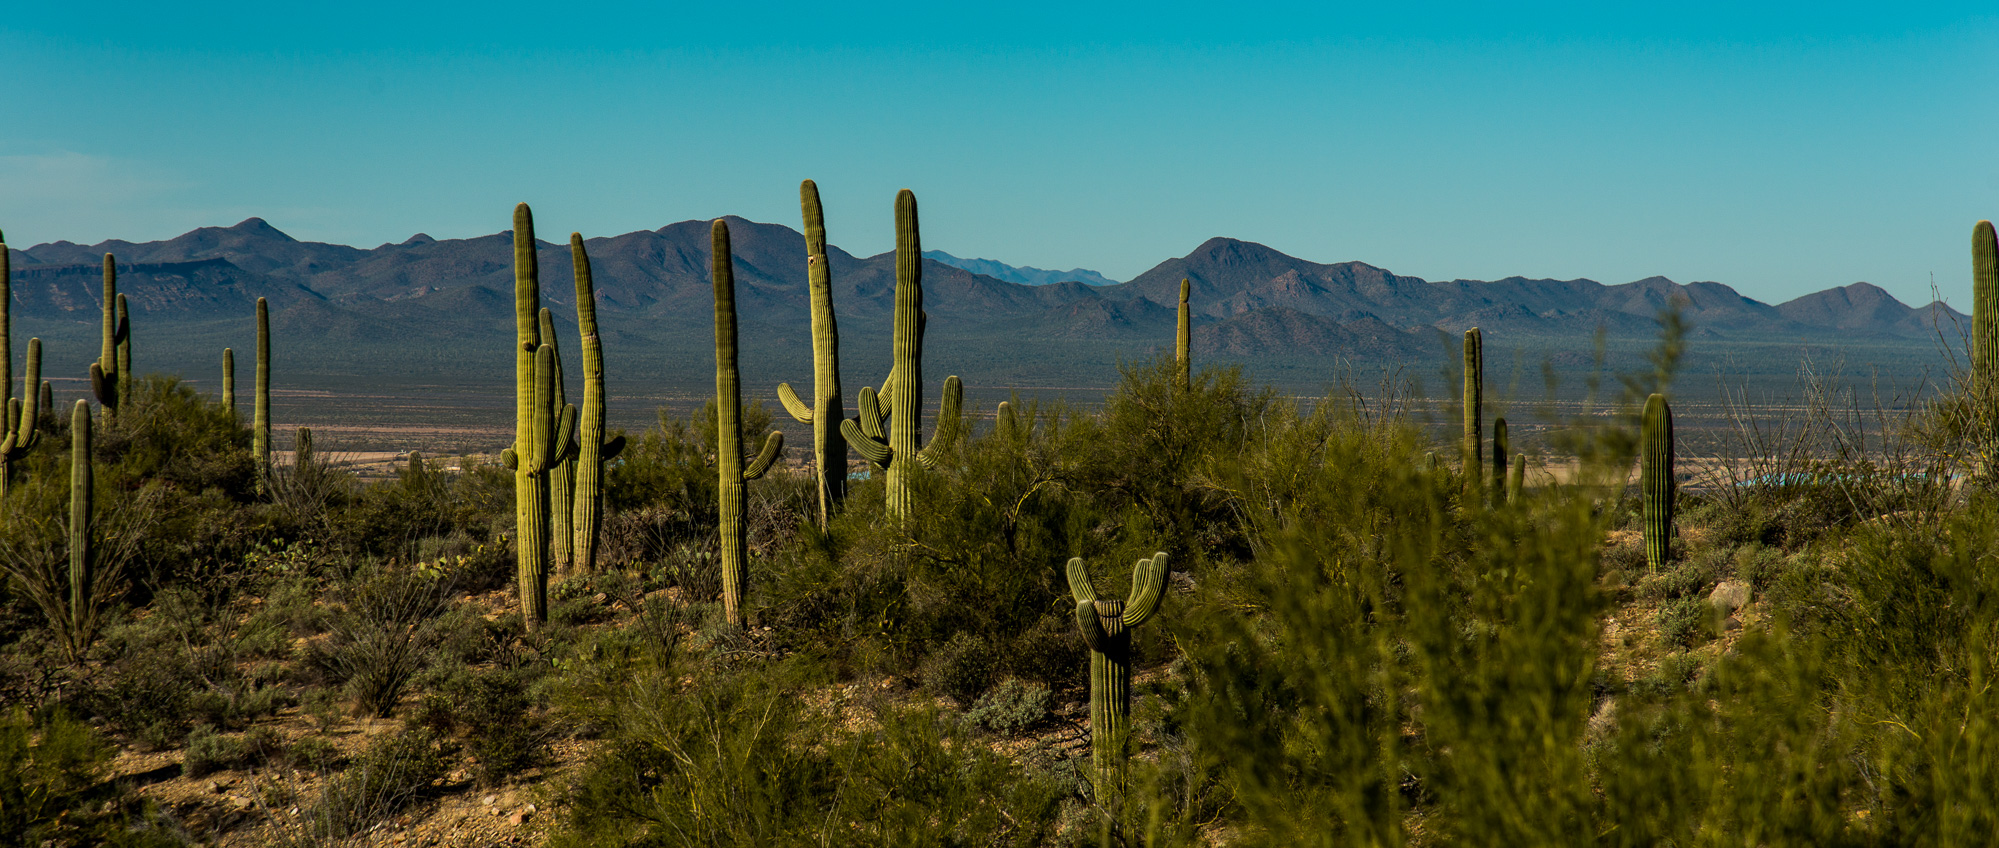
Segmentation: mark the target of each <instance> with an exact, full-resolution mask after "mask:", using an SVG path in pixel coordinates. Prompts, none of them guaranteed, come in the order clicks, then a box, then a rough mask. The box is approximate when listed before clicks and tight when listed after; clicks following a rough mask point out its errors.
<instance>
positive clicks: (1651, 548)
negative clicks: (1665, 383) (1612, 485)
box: [1638, 394, 1674, 570]
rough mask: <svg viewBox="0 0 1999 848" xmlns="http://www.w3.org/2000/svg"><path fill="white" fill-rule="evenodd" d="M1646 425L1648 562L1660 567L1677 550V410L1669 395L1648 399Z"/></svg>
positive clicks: (1641, 483)
mask: <svg viewBox="0 0 1999 848" xmlns="http://www.w3.org/2000/svg"><path fill="white" fill-rule="evenodd" d="M1642 426H1643V430H1642V431H1641V433H1640V435H1639V445H1638V448H1639V451H1640V453H1641V457H1640V465H1639V471H1638V489H1639V494H1640V497H1641V498H1642V501H1643V502H1642V504H1641V505H1640V507H1641V510H1642V512H1643V517H1644V519H1645V564H1646V565H1648V566H1650V567H1652V568H1653V569H1654V570H1656V569H1659V568H1661V567H1663V566H1664V565H1665V564H1666V561H1667V560H1668V559H1669V558H1670V557H1671V555H1672V552H1673V551H1672V537H1673V496H1674V492H1673V409H1672V407H1671V406H1668V405H1667V403H1666V396H1665V395H1659V394H1655V395H1652V396H1651V397H1649V398H1646V399H1645V418H1644V422H1643V425H1642Z"/></svg>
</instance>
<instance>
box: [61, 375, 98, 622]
mask: <svg viewBox="0 0 1999 848" xmlns="http://www.w3.org/2000/svg"><path fill="white" fill-rule="evenodd" d="M94 482H95V481H94V480H93V479H92V476H91V468H90V402H89V401H86V400H79V401H77V402H76V406H75V407H74V408H73V409H71V410H70V416H69V624H70V626H69V634H68V635H69V637H70V640H71V641H70V644H69V646H68V648H69V651H70V656H71V657H72V658H74V657H75V656H76V655H77V654H78V653H79V652H80V651H81V650H82V647H83V646H82V645H81V644H79V643H80V642H81V640H82V637H83V635H84V631H85V629H86V627H87V625H88V623H89V621H90V617H91V615H90V604H91V598H90V591H91V589H92V588H93V584H94V583H95V582H96V581H95V578H96V575H95V574H94V573H92V567H93V565H94V563H95V560H94V559H93V557H92V551H91V530H92V526H91V525H92V520H93V515H94V513H93V507H94V506H95V505H96V503H95V501H94V500H93V497H94V495H95V491H94V489H93V485H94Z"/></svg>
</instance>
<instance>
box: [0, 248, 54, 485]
mask: <svg viewBox="0 0 1999 848" xmlns="http://www.w3.org/2000/svg"><path fill="white" fill-rule="evenodd" d="M5 249H6V246H5V245H0V251H4V250H5ZM4 270H6V269H4V268H0V271H4ZM26 365H27V367H26V368H25V369H24V371H23V373H22V378H21V397H20V398H18V399H17V398H13V397H9V398H7V404H6V413H5V415H6V425H5V430H6V435H5V436H4V437H0V497H5V496H6V495H7V489H8V486H9V482H8V481H9V480H10V479H12V477H13V473H14V463H15V462H17V461H19V460H22V459H26V458H27V456H28V451H31V450H34V448H35V446H36V445H38V444H40V443H41V441H42V436H41V432H40V431H39V430H37V429H36V428H37V427H38V426H39V425H40V423H41V417H42V411H43V409H45V408H46V407H40V403H41V399H42V396H43V394H44V393H43V392H42V391H40V389H42V388H45V387H46V386H47V384H46V383H43V382H42V340H41V339H29V340H28V358H27V363H26ZM7 391H8V393H9V394H11V393H12V391H13V390H12V387H9V388H8V390H7Z"/></svg>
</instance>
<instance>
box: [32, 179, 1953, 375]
mask: <svg viewBox="0 0 1999 848" xmlns="http://www.w3.org/2000/svg"><path fill="white" fill-rule="evenodd" d="M727 220H728V221H729V224H730V227H731V231H732V235H733V245H734V250H735V254H736V256H735V261H736V280H737V288H738V291H737V294H736V302H737V309H738V311H739V314H740V316H741V321H742V323H743V327H744V330H743V332H744V339H745V341H744V345H745V348H746V355H749V353H748V351H747V348H749V347H751V346H753V345H756V344H761V343H771V344H774V345H775V348H773V349H776V350H780V351H781V352H782V355H784V356H790V355H792V353H793V352H794V351H798V350H804V349H809V330H808V328H809V321H810V317H809V310H808V304H807V297H806V273H805V263H804V261H803V258H804V254H805V245H804V239H803V237H802V236H801V235H800V234H799V233H798V232H797V231H795V230H793V229H791V228H789V227H785V226H781V225H776V224H761V223H755V222H751V221H747V220H744V219H741V218H733V217H732V218H728V219H727ZM708 231H709V224H708V222H706V221H683V222H680V223H676V224H669V225H667V226H664V227H661V228H659V229H657V230H641V231H638V232H631V233H626V234H623V235H618V236H611V237H604V238H595V239H589V240H588V241H586V242H585V244H586V247H587V249H588V252H589V256H590V259H591V263H592V267H593V270H594V276H595V280H596V286H597V297H598V301H599V316H600V320H602V321H603V322H604V323H605V326H606V329H607V336H608V338H609V339H611V340H613V341H614V343H613V345H611V346H609V349H612V350H615V349H616V347H617V345H618V344H630V345H633V346H649V347H647V348H646V349H647V350H650V351H653V352H654V353H657V354H658V355H659V356H671V357H674V358H676V359H679V358H686V357H693V356H697V355H701V354H704V353H705V351H707V350H708V347H707V345H708V344H711V343H712V342H711V341H708V340H706V339H707V337H706V335H705V333H704V331H703V328H705V327H707V326H709V323H710V321H711V320H712V314H713V313H712V292H711V288H710V283H709V276H708V273H709V272H708V266H709V260H708V245H709V232H708ZM511 238H512V235H511V233H509V232H499V233H495V234H492V235H487V236H479V237H475V238H466V239H434V238H431V237H430V236H428V235H424V234H421V233H419V234H417V235H414V236H411V237H410V238H409V239H407V240H405V241H402V242H400V243H395V244H383V245H381V246H378V247H375V248H372V249H363V248H356V247H349V246H345V245H336V244H324V243H317V242H303V241H299V240H297V239H294V238H292V237H291V236H289V235H286V234H285V233H283V232H282V231H280V230H278V229H277V228H275V227H273V226H271V225H270V224H269V223H267V222H265V221H264V220H262V219H260V218H251V219H249V220H246V221H243V222H242V223H239V224H237V225H235V226H232V227H204V228H201V229H197V230H194V231H192V232H189V233H186V234H184V235H182V236H179V237H177V238H173V239H168V240H164V241H155V242H144V243H132V242H126V241H115V240H114V241H107V242H103V243H100V244H94V245H80V244H74V243H70V242H62V241H59V242H54V243H50V244H40V245H36V246H33V247H30V248H27V249H26V250H13V251H10V256H11V258H12V263H13V273H12V275H11V277H12V279H11V283H12V295H13V310H14V312H13V314H14V319H15V321H16V322H17V324H18V325H24V326H21V327H20V328H18V329H17V333H19V332H21V331H22V330H27V331H37V329H38V328H42V327H46V328H47V330H46V332H54V333H58V334H60V333H61V332H62V331H63V329H64V328H68V330H69V332H71V333H72V334H80V333H82V332H84V331H86V330H90V329H93V328H95V327H96V326H97V323H98V320H99V319H98V315H99V300H100V291H101V288H100V284H99V271H100V267H101V265H100V263H101V262H102V257H103V255H104V254H105V253H113V254H115V255H116V257H117V262H118V265H119V274H120V277H119V279H120V291H121V292H123V293H126V294H127V295H128V296H129V298H130V300H131V302H132V309H133V313H134V317H133V320H134V323H135V325H140V326H142V327H144V328H145V329H146V330H147V331H148V332H150V333H153V334H155V338H160V337H162V336H169V337H171V336H184V337H185V338H186V339H188V340H190V341H189V343H190V344H192V343H193V341H192V340H198V339H207V338H208V337H209V335H212V334H205V333H204V332H203V328H212V327H217V326H224V325H226V326H227V327H230V328H240V327H242V326H243V325H244V322H245V319H246V318H247V317H248V316H249V315H250V314H251V311H252V309H253V304H254V303H255V301H256V299H257V298H258V297H266V298H269V300H270V302H271V305H272V309H273V323H274V324H276V325H277V326H279V327H280V328H287V330H288V332H289V333H291V334H292V335H290V336H289V338H291V340H292V341H293V343H294V344H296V345H298V346H299V347H301V348H304V349H312V350H320V349H324V351H325V355H326V356H329V357H332V358H334V359H338V358H339V357H340V356H343V355H344V356H358V355H363V354H367V355H374V354H373V353H371V352H384V351H398V350H418V349H426V350H432V351H433V352H434V353H435V355H436V356H437V357H439V358H441V359H450V358H451V357H452V356H453V355H454V354H452V353H451V349H452V348H453V346H454V345H459V344H460V343H461V342H463V341H464V340H467V339H474V338H498V337H508V336H507V334H508V332H509V329H510V328H511V326H512V324H511V322H512V320H513V294H512V293H513V268H512V264H513V257H512V249H511ZM828 256H829V260H830V262H829V264H830V266H831V269H832V276H833V281H834V287H835V288H834V303H835V305H836V307H837V309H838V315H839V320H840V324H841V330H842V334H843V336H847V337H849V338H857V339H867V338H872V337H874V336H882V337H884V338H885V336H886V334H887V326H888V323H889V318H890V314H891V311H892V307H893V286H894V255H893V253H883V254H879V255H875V256H866V257H861V256H854V255H852V254H849V253H847V252H845V251H843V250H840V249H839V248H838V247H832V246H829V247H828ZM926 256H929V257H932V258H930V259H927V260H926V261H925V262H924V263H923V269H924V307H925V309H926V310H927V311H928V313H929V316H930V317H931V318H932V319H933V320H931V321H930V322H929V333H930V337H931V338H932V339H935V340H938V341H940V342H941V343H943V344H944V345H945V346H946V353H945V354H944V355H945V356H946V358H949V357H950V356H953V355H957V356H962V357H964V358H967V359H968V360H975V361H976V362H975V363H974V364H981V363H982V364H983V366H986V367H990V368H991V369H993V370H995V371H996V372H1002V373H1008V374H1030V373H1033V372H1034V363H1035V362H1036V361H1038V360H1045V359H1047V358H1057V357H1060V356H1062V355H1063V354H1062V351H1063V350H1064V348H1062V347H1061V346H1060V345H1062V344H1069V345H1074V346H1081V347H1084V348H1091V349H1094V350H1097V351H1099V352H1100V353H1101V352H1102V351H1106V350H1109V351H1111V352H1110V353H1103V354H1102V355H1103V356H1108V357H1111V358H1113V359H1137V358H1143V357H1147V356H1150V355H1151V352H1152V351H1155V350H1158V349H1160V348H1161V347H1162V346H1164V345H1167V344H1170V339H1171V338H1172V334H1173V326H1174V322H1175V305H1176V304H1177V302H1178V299H1179V285H1180V281H1181V279H1183V278H1185V279H1187V280H1189V281H1190V283H1191V290H1192V293H1191V298H1190V303H1191V307H1192V312H1193V321H1194V347H1195V349H1196V351H1197V352H1200V353H1202V354H1204V355H1208V356H1220V357H1232V358H1246V359H1256V358H1264V359H1319V358H1328V357H1331V358H1339V359H1343V360H1348V361H1359V362H1384V361H1389V362H1392V361H1401V360H1405V359H1408V358H1410V357H1416V356H1425V357H1429V356H1435V355H1437V353H1438V351H1439V350H1440V347H1439V341H1438V338H1439V335H1440V334H1444V335H1450V334H1455V333H1457V332H1459V331H1462V330H1463V329H1465V328H1468V327H1473V326H1478V327H1482V328H1483V329H1484V331H1485V332H1486V334H1487V337H1488V340H1489V341H1491V340H1497V341H1499V342H1501V343H1505V342H1507V341H1508V340H1511V341H1512V342H1515V343H1519V342H1524V341H1529V340H1554V341H1558V342H1560V343H1561V344H1563V345H1567V346H1570V347H1577V348H1580V347H1583V346H1585V345H1586V344H1587V342H1585V341H1582V340H1584V339H1588V338H1591V337H1593V336H1594V335H1595V334H1596V333H1597V332H1598V331H1599V330H1601V331H1602V332H1603V333H1604V334H1605V335H1606V336H1608V337H1609V338H1612V339H1646V338H1651V337H1653V336H1654V335H1656V332H1657V323H1656V318H1657V316H1658V315H1659V313H1660V312H1661V311H1662V310H1664V309H1666V308H1667V307H1668V306H1669V305H1672V304H1678V306H1679V308H1680V310H1681V312H1682V314H1683V316H1684V317H1685V318H1686V319H1687V321H1688V323H1689V325H1690V326H1691V328H1692V329H1691V336H1690V337H1691V338H1693V339H1695V340H1699V339H1720V340H1730V341H1739V342H1751V343H1772V342H1777V343H1791V342H1800V343H1808V344H1810V343H1833V342H1852V341H1854V340H1875V341H1881V342H1888V343H1896V342H1902V343H1916V342H1920V341H1921V340H1924V339H1933V338H1934V333H1935V327H1936V326H1937V325H1938V324H1939V322H1941V324H1942V325H1943V326H1945V327H1948V326H1950V322H1951V321H1953V320H1955V321H1959V322H1962V321H1964V320H1965V319H1964V316H1963V315H1961V314H1960V313H1957V312H1955V311H1954V310H1951V309H1950V308H1949V307H1947V306H1945V305H1943V304H1942V303H1940V302H1939V303H1932V304H1929V305H1926V306H1923V307H1910V306H1908V305H1905V304H1903V303H1901V302H1899V301H1897V300H1896V299H1895V298H1894V297H1893V296H1891V295H1889V294H1888V293H1887V292H1886V291H1883V290H1882V289H1880V288H1879V287H1877V286H1873V285H1870V284H1868V283H1854V284H1852V285H1847V286H1843V287H1839V288H1832V289H1827V290H1825V291H1821V292H1817V293H1814V294H1810V295H1806V296H1804V297H1800V298H1797V299H1795V300H1791V301H1788V302H1785V303H1781V304H1775V305H1772V304H1768V303H1763V302H1761V301H1757V300H1755V299H1752V298H1749V297H1745V296H1743V295H1742V294H1740V293H1738V292H1736V291H1735V290H1734V289H1732V288H1730V287H1728V286H1726V285H1723V284H1721V283H1714V282H1693V283H1686V284H1680V283H1675V282H1673V281H1671V280H1668V279H1665V278H1663V277H1650V278H1646V279H1643V280H1637V281H1635V282H1629V283H1623V284H1618V285H1605V284H1602V283H1598V282H1595V281H1592V280H1583V279H1578V280H1545V279H1541V280H1535V279H1526V278H1522V277H1508V278H1505V279H1501V280H1493V281H1477V280H1451V281H1447V282H1433V281H1428V280H1424V279H1420V278H1417V277H1410V276H1402V275H1399V274H1395V273H1393V272H1391V271H1389V270H1386V269H1383V268H1379V267H1375V266H1373V265H1368V264H1366V263H1363V262H1338V263H1332V264H1323V263H1318V262H1312V261H1308V260H1304V259H1299V258H1296V257H1292V256H1287V255H1285V254H1283V253H1280V252H1278V251H1276V250H1273V249H1271V248H1269V247H1266V246H1264V245H1261V244H1257V243H1254V242H1249V241H1243V240H1239V239H1232V238H1213V239H1209V240H1208V241H1206V242H1204V243H1202V244H1201V245H1200V246H1198V247H1196V248H1195V249H1194V250H1193V251H1192V252H1190V253H1188V254H1187V255H1185V256H1181V257H1178V258H1173V259H1168V260H1166V261H1163V262H1161V263H1159V264H1158V265H1157V266H1155V267H1153V268H1152V269H1151V270H1149V271H1146V272H1145V273H1143V274H1141V275H1139V276H1138V277H1136V278H1135V279H1132V280H1130V281H1128V282H1123V283H1115V282H1111V281H1109V280H1106V279H1104V278H1102V277H1101V275H1095V274H1094V273H1093V272H1084V271H1080V270H1078V271H1071V272H1060V273H1056V272H1045V271H1039V270H1036V269H1024V268H1014V267H1012V266H1007V265H1004V264H1002V263H998V262H993V261H991V260H959V259H957V258H956V257H951V256H950V255H949V254H942V253H930V254H926ZM539 258H540V266H541V271H542V293H543V297H544V300H545V301H546V302H547V303H548V304H549V305H550V306H551V308H553V309H554V310H555V311H556V312H558V313H559V314H562V315H564V316H570V315H573V302H574V288H573V284H572V282H571V264H570V256H569V248H568V245H567V244H566V243H551V242H546V241H544V242H541V245H540V256H539ZM999 275H1004V276H1011V277H1014V278H1016V279H1011V280H1010V279H1004V278H1002V276H999ZM1051 277H1090V278H1092V279H1068V280H1059V281H1050V278H1051ZM162 328H164V330H166V332H163V331H162ZM218 332H219V331H218ZM231 332H239V330H234V329H232V330H231ZM238 337H240V332H239V336H238ZM1043 340H1045V341H1047V342H1049V343H1050V344H1022V343H1023V342H1036V341H1043ZM953 346H955V347H953ZM1092 346H1093V347H1092ZM843 347H845V346H843ZM92 350H94V348H92ZM314 355H315V356H318V355H319V354H314ZM772 355H777V354H772ZM843 355H844V350H843ZM868 356H875V357H876V358H881V359H884V360H885V355H875V354H866V355H864V356H863V358H864V359H866V358H867V357H868ZM704 358H705V357H704ZM495 360H496V362H499V363H500V366H504V365H505V364H506V363H507V362H508V361H510V360H506V359H505V358H504V357H497V358H495ZM500 366H493V367H494V368H498V367H500ZM966 367H967V369H968V370H969V369H971V368H972V366H971V365H967V366H966Z"/></svg>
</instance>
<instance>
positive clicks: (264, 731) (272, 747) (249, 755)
mask: <svg viewBox="0 0 1999 848" xmlns="http://www.w3.org/2000/svg"><path fill="white" fill-rule="evenodd" d="M183 747H185V748H186V753H185V754H184V755H183V756H182V759H181V768H182V770H183V773H185V774H186V775H187V776H189V777H201V776H202V775H206V774H212V773H214V772H218V771H229V770H236V769H245V768H252V767H254V766H258V765H261V764H263V763H265V762H267V761H270V760H272V759H276V758H279V757H282V756H284V755H285V744H284V738H283V737H281V736H279V735H278V732H277V731H275V730H273V729H271V728H268V727H259V728H257V729H255V730H252V731H250V732H249V733H245V734H243V735H242V736H226V735H223V734H220V733H217V732H215V728H213V727H211V726H209V725H206V724H203V725H198V726H196V727H195V729H194V730H193V732H190V733H189V734H188V735H187V741H186V743H185V744H184V746H183Z"/></svg>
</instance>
